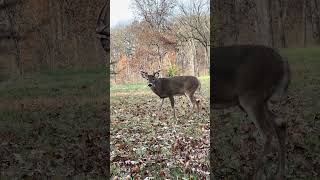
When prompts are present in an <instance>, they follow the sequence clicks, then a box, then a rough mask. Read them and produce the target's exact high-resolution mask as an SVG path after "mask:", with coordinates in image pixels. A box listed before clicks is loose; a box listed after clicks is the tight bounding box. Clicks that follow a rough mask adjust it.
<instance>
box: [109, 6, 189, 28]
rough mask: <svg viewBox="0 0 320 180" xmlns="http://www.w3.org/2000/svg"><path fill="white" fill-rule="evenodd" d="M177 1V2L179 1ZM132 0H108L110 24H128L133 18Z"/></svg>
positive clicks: (112, 25)
mask: <svg viewBox="0 0 320 180" xmlns="http://www.w3.org/2000/svg"><path fill="white" fill-rule="evenodd" d="M179 1H180V2H185V3H190V0H179ZM179 1H177V2H179ZM132 2H133V0H110V26H111V28H113V27H115V26H116V25H118V24H129V23H130V22H132V21H133V20H134V14H133V11H132V9H130V7H132Z"/></svg>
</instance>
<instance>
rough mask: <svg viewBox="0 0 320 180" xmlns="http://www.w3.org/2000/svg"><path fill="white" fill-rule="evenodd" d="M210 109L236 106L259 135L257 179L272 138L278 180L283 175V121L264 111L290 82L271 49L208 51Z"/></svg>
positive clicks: (286, 68) (285, 64)
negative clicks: (254, 126)
mask: <svg viewBox="0 0 320 180" xmlns="http://www.w3.org/2000/svg"><path fill="white" fill-rule="evenodd" d="M211 51H212V58H211V63H212V64H213V67H212V72H211V73H212V76H211V101H210V106H211V109H223V108H228V107H232V106H239V107H240V108H241V109H242V110H243V111H245V112H246V113H247V114H248V116H249V118H250V119H252V120H253V121H254V123H255V125H256V127H257V128H258V129H259V132H260V133H261V134H262V136H263V139H264V148H263V151H262V154H261V155H260V156H259V157H258V158H257V164H256V171H255V176H256V179H259V177H258V176H259V174H260V173H259V172H260V171H261V169H262V165H263V162H264V161H265V156H266V155H267V154H268V153H269V152H270V146H271V141H272V138H273V137H275V138H276V139H278V147H279V154H278V156H279V165H278V174H277V177H278V178H284V175H285V159H286V157H285V153H286V148H285V138H286V136H285V135H286V121H284V120H282V119H280V118H277V117H276V116H275V115H274V114H273V113H272V112H271V111H270V110H269V108H268V101H269V100H270V98H271V97H272V96H274V95H275V94H278V93H280V94H282V93H283V92H285V91H286V90H287V88H288V86H289V83H290V71H289V65H288V62H287V61H286V60H284V59H283V58H282V57H281V56H280V55H279V53H278V52H276V51H275V50H274V49H272V48H268V47H265V46H259V45H235V46H226V47H216V48H212V49H211Z"/></svg>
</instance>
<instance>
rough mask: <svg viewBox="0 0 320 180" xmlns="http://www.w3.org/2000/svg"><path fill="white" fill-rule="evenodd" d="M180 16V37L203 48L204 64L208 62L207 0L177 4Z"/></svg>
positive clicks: (208, 27)
mask: <svg viewBox="0 0 320 180" xmlns="http://www.w3.org/2000/svg"><path fill="white" fill-rule="evenodd" d="M178 7H179V10H180V18H178V22H179V24H178V29H179V30H178V32H177V35H178V37H179V38H180V39H185V40H186V41H190V40H191V41H193V40H194V41H197V42H199V43H200V44H201V45H202V46H203V47H204V48H205V52H206V53H205V55H206V64H207V66H209V64H210V11H209V8H210V7H209V1H208V0H197V1H192V3H190V4H187V3H185V2H183V3H182V2H181V3H179V5H178Z"/></svg>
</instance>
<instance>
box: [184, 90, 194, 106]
mask: <svg viewBox="0 0 320 180" xmlns="http://www.w3.org/2000/svg"><path fill="white" fill-rule="evenodd" d="M185 95H186V96H187V97H188V100H189V105H190V107H191V106H192V108H193V102H192V99H191V98H190V94H187V93H185Z"/></svg>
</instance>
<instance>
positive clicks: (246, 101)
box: [239, 96, 274, 179]
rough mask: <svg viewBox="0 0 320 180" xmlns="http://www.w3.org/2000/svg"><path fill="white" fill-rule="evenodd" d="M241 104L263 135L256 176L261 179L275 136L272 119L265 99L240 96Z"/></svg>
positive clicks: (256, 164)
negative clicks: (262, 169) (269, 116)
mask: <svg viewBox="0 0 320 180" xmlns="http://www.w3.org/2000/svg"><path fill="white" fill-rule="evenodd" d="M239 100H240V104H241V106H242V107H243V109H244V110H245V111H246V112H247V114H248V116H249V118H250V119H251V120H253V121H254V123H255V125H256V127H257V128H258V129H259V132H260V133H261V135H262V136H263V139H264V145H263V151H262V152H261V153H260V155H259V156H258V157H257V160H256V163H255V168H256V170H255V175H254V176H255V178H254V179H261V177H260V176H261V174H260V172H261V168H262V167H263V164H264V162H265V157H266V155H267V154H268V153H269V152H270V150H271V141H272V137H273V132H274V129H273V126H272V123H271V121H270V120H269V119H268V111H267V108H266V106H265V102H264V100H263V99H262V100H259V98H254V97H247V96H246V97H240V98H239Z"/></svg>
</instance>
